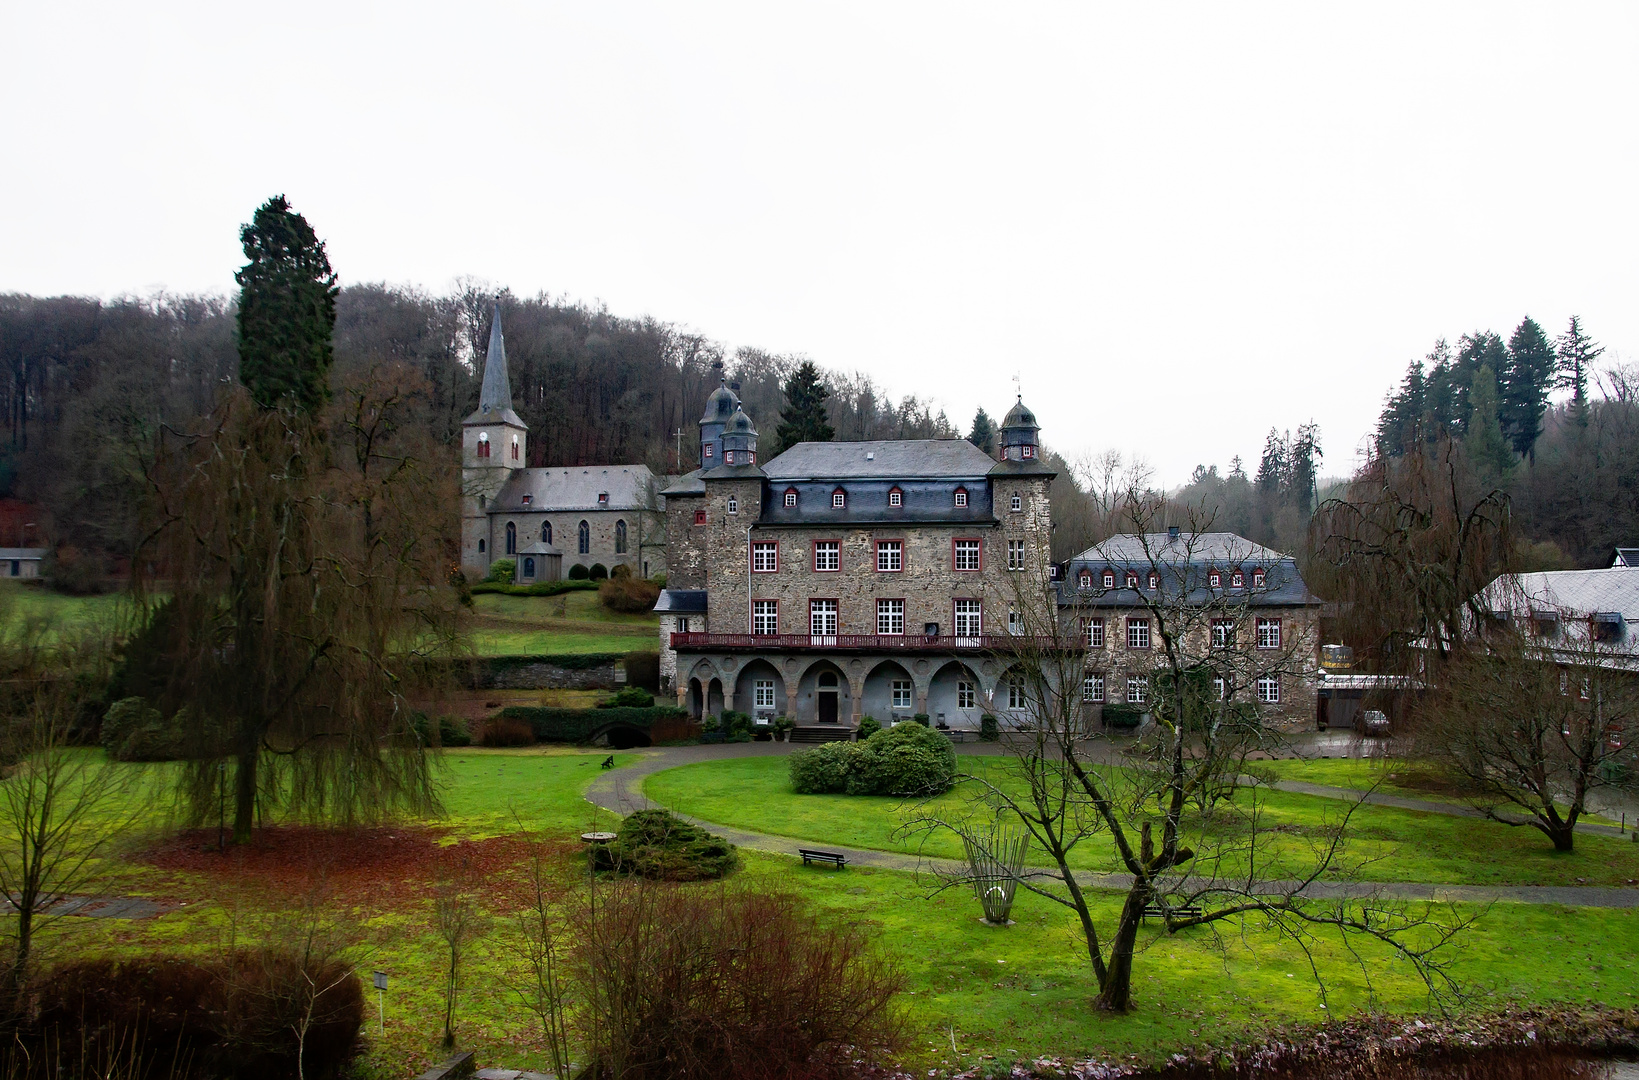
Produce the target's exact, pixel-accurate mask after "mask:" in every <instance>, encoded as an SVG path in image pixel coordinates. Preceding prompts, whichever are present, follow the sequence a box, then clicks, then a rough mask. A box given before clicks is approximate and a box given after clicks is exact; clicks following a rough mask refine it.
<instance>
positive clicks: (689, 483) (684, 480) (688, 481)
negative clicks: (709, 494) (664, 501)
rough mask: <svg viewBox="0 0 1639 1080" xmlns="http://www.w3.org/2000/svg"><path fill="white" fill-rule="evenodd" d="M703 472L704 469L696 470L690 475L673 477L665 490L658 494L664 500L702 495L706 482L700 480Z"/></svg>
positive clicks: (704, 491)
mask: <svg viewBox="0 0 1639 1080" xmlns="http://www.w3.org/2000/svg"><path fill="white" fill-rule="evenodd" d="M704 472H705V470H704V469H696V470H694V471H693V472H691V473H684V474H683V475H682V476H674V477H672V478H671V483H669V484H667V485H666V488H665V490H664V491H662V492H661V493H660V494H661V495H662V496H663V497H665V498H671V497H673V496H676V495H704V494H705V493H706V482H705V481H704V480H702V479H700V477H701V475H702V474H703V473H704Z"/></svg>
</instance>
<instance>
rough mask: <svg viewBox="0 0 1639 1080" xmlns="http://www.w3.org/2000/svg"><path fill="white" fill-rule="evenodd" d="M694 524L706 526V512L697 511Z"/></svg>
mask: <svg viewBox="0 0 1639 1080" xmlns="http://www.w3.org/2000/svg"><path fill="white" fill-rule="evenodd" d="M694 523H695V524H696V525H704V524H705V523H706V512H705V511H704V510H696V511H695V512H694Z"/></svg>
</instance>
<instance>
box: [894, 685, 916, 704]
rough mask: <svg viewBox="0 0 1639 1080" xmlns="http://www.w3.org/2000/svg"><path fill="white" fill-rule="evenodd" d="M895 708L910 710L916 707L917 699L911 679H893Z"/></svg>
mask: <svg viewBox="0 0 1639 1080" xmlns="http://www.w3.org/2000/svg"><path fill="white" fill-rule="evenodd" d="M892 689H893V708H895V709H898V710H903V711H906V712H909V711H910V710H911V709H913V708H915V705H916V699H915V698H914V697H913V696H912V695H913V688H912V686H911V681H910V680H909V679H895V680H894V681H893V687H892Z"/></svg>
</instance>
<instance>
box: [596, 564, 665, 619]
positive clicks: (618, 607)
mask: <svg viewBox="0 0 1639 1080" xmlns="http://www.w3.org/2000/svg"><path fill="white" fill-rule="evenodd" d="M615 569H616V570H625V569H626V566H625V564H624V563H623V564H621V565H620V566H617V567H615ZM659 599H660V586H658V585H656V584H654V583H653V582H651V581H644V580H643V579H642V578H635V577H632V576H631V573H630V571H628V572H627V574H626V575H625V576H624V577H620V576H616V577H612V578H609V579H608V580H607V581H601V582H599V583H598V600H599V601H600V602H601V603H602V604H603V606H604V607H606V608H608V609H609V610H610V611H618V612H621V613H622V614H627V615H637V614H642V613H644V612H649V611H653V610H654V605H655V601H656V600H659Z"/></svg>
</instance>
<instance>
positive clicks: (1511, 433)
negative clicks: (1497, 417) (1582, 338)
mask: <svg viewBox="0 0 1639 1080" xmlns="http://www.w3.org/2000/svg"><path fill="white" fill-rule="evenodd" d="M1558 369H1559V356H1558V354H1557V353H1556V352H1555V350H1554V346H1553V344H1552V343H1551V342H1550V341H1549V340H1548V335H1547V334H1545V333H1543V332H1542V327H1540V326H1538V325H1537V323H1536V320H1534V319H1531V318H1529V317H1527V318H1526V319H1525V320H1524V321H1523V322H1521V323H1520V324H1519V326H1518V327H1516V328H1515V329H1514V333H1513V336H1512V337H1510V338H1509V339H1508V364H1507V367H1505V368H1504V369H1503V372H1502V376H1501V378H1500V379H1499V380H1498V383H1499V385H1498V390H1499V391H1500V393H1501V398H1502V405H1501V408H1500V410H1499V412H1500V413H1501V418H1502V427H1503V432H1504V434H1506V435H1507V436H1508V440H1509V442H1511V443H1512V444H1513V446H1514V452H1515V453H1517V454H1519V455H1520V456H1522V457H1525V458H1529V459H1530V460H1531V461H1533V462H1535V461H1536V445H1537V437H1538V436H1539V435H1541V434H1542V416H1543V413H1545V412H1547V411H1548V391H1549V390H1551V389H1553V385H1554V376H1555V373H1556V372H1557V371H1558Z"/></svg>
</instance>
